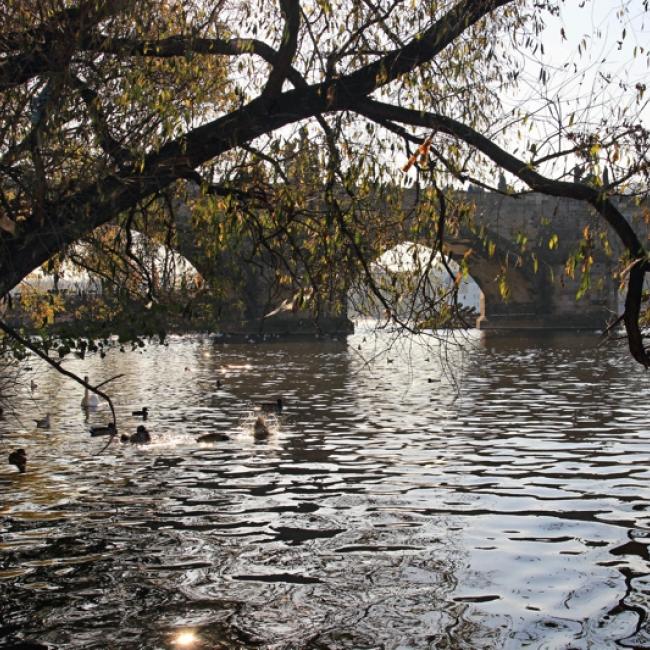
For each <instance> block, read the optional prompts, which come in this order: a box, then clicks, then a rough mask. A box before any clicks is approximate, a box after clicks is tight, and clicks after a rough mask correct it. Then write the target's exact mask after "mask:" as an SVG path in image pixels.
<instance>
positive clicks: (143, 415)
mask: <svg viewBox="0 0 650 650" xmlns="http://www.w3.org/2000/svg"><path fill="white" fill-rule="evenodd" d="M131 415H134V416H135V417H139V418H142V419H143V420H146V419H147V418H148V417H149V409H148V408H147V407H146V406H143V407H142V408H141V409H140V410H139V411H131Z"/></svg>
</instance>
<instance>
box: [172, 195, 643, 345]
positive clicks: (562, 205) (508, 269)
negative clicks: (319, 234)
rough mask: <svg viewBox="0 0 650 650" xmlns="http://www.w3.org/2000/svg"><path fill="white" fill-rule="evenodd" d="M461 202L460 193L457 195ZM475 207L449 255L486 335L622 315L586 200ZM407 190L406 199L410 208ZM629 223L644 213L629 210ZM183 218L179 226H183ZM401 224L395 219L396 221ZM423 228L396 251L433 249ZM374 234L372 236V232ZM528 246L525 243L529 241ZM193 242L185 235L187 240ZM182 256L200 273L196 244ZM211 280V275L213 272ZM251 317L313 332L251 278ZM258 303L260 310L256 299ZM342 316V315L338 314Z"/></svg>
mask: <svg viewBox="0 0 650 650" xmlns="http://www.w3.org/2000/svg"><path fill="white" fill-rule="evenodd" d="M457 196H458V195H457ZM459 196H460V197H462V199H463V200H464V201H465V202H467V203H470V204H474V206H475V215H474V217H473V219H472V225H471V227H469V226H462V227H461V229H460V232H459V233H458V234H456V235H447V236H446V238H445V246H446V249H447V250H448V251H449V253H451V255H452V256H453V257H455V258H457V259H459V258H462V257H463V256H464V255H466V254H467V253H468V251H469V254H468V256H467V257H466V260H467V263H468V268H469V273H470V275H471V277H472V278H473V279H474V280H475V281H476V283H477V284H478V285H479V287H480V289H481V294H482V295H481V305H480V316H479V318H478V320H477V327H478V328H480V329H483V330H500V329H522V330H527V329H528V330H538V329H539V330H547V329H548V330H555V329H600V328H602V327H604V326H605V325H606V324H607V322H608V321H610V320H611V319H612V318H613V317H614V316H615V315H616V313H617V307H618V292H617V281H616V279H615V278H614V276H613V272H614V269H615V265H616V262H617V254H616V252H617V250H618V249H619V245H618V240H617V239H616V237H615V235H614V234H613V233H611V232H610V233H608V235H609V244H610V245H611V248H612V250H613V252H612V253H611V254H609V255H607V254H606V253H605V252H604V247H603V245H602V242H600V241H598V239H599V237H598V235H597V234H596V233H598V232H599V231H600V230H602V229H603V228H604V222H603V221H602V219H601V218H600V217H599V216H598V215H596V214H595V212H594V211H593V209H592V208H591V207H590V206H589V205H587V204H586V203H584V202H582V201H575V200H572V199H557V198H553V197H547V196H544V195H541V194H528V195H524V196H521V197H517V198H515V197H508V196H505V195H501V194H497V193H488V192H474V193H463V194H460V195H459ZM409 198H410V197H409V192H407V195H406V199H405V206H406V207H407V206H408V201H409ZM623 212H624V213H626V214H627V216H628V217H630V216H631V215H632V214H634V213H635V212H638V209H635V208H634V207H633V206H632V204H630V209H629V210H627V209H624V210H623ZM182 221H183V219H182V217H179V222H180V225H181V228H182ZM396 221H397V220H396ZM430 223H431V226H430V227H429V228H428V232H425V231H423V230H422V228H421V227H420V231H419V232H417V234H416V235H415V236H414V234H413V229H412V227H411V224H410V223H409V222H408V219H407V220H406V221H405V222H403V224H402V225H400V226H399V228H400V229H399V231H397V230H396V231H395V232H394V234H393V239H394V240H393V242H392V245H393V246H395V245H397V244H400V243H403V242H405V241H413V242H414V243H419V244H424V245H427V244H428V243H430V242H431V240H432V234H431V233H432V231H433V230H434V228H435V224H434V223H433V220H430ZM587 226H588V227H589V232H590V233H591V234H592V237H591V238H592V240H595V241H592V242H591V246H590V248H589V249H588V251H587V254H588V255H590V256H591V257H592V258H593V264H592V266H591V270H590V282H589V285H590V286H589V290H588V291H587V292H586V293H585V294H584V295H583V296H582V297H581V298H580V299H577V297H576V296H577V294H578V291H579V288H580V284H581V279H582V277H581V271H580V264H578V265H577V268H576V271H575V274H574V277H570V276H569V275H567V273H566V262H567V259H568V258H569V257H570V256H571V255H574V254H575V253H576V252H578V250H579V249H580V245H581V240H583V239H584V233H585V228H586V227H587ZM367 234H368V236H372V233H367ZM524 240H525V244H524V243H523V242H524ZM186 241H187V237H186ZM180 251H181V252H182V253H183V254H184V255H185V256H186V257H187V258H188V259H189V260H190V261H191V262H192V263H193V264H195V266H196V267H197V268H198V269H199V270H200V271H202V270H203V269H201V263H200V262H198V261H196V255H195V252H194V251H193V250H192V249H191V246H190V247H188V246H185V247H184V246H183V245H181V246H180ZM208 275H209V273H208ZM504 280H505V282H506V285H507V288H508V293H509V297H508V299H507V300H504V299H503V297H502V290H501V289H500V282H501V283H503V281H504ZM249 285H250V286H247V287H246V288H245V290H244V291H245V293H248V294H249V299H250V298H252V299H251V300H249V316H250V317H251V318H252V319H253V320H257V323H258V324H259V329H260V331H270V332H285V333H301V332H302V331H305V332H307V331H313V325H310V324H309V319H308V318H305V317H304V315H303V317H302V318H301V316H300V315H299V314H292V313H291V312H286V313H284V314H282V316H281V317H280V318H278V319H275V320H274V319H267V320H264V319H263V315H264V314H265V313H266V312H267V311H268V302H263V301H262V299H261V296H260V295H259V292H257V294H256V291H257V287H256V279H255V278H254V277H253V276H251V278H250V282H249ZM256 300H257V304H255V301H256ZM345 301H346V298H345V297H344V296H343V297H341V300H340V303H339V304H337V305H333V306H332V308H331V312H330V314H329V318H323V319H321V327H322V330H323V331H325V332H339V331H345V330H346V324H347V318H346V317H345V316H344V314H346V305H345ZM337 314H338V315H337Z"/></svg>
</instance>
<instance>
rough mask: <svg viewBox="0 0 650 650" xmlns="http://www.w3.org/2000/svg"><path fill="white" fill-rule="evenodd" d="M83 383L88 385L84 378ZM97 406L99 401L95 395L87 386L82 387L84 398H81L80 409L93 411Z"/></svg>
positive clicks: (86, 378) (86, 379)
mask: <svg viewBox="0 0 650 650" xmlns="http://www.w3.org/2000/svg"><path fill="white" fill-rule="evenodd" d="M84 381H85V382H86V383H88V377H84ZM98 406H99V400H98V399H97V395H95V393H91V392H90V391H89V390H88V386H84V396H83V397H82V398H81V408H82V409H89V410H94V409H96V408H97V407H98Z"/></svg>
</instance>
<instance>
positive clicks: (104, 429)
mask: <svg viewBox="0 0 650 650" xmlns="http://www.w3.org/2000/svg"><path fill="white" fill-rule="evenodd" d="M116 433H117V428H116V427H115V422H109V423H108V424H107V425H106V426H101V425H100V426H96V427H90V435H91V436H92V437H93V438H94V437H95V436H113V435H115V434H116Z"/></svg>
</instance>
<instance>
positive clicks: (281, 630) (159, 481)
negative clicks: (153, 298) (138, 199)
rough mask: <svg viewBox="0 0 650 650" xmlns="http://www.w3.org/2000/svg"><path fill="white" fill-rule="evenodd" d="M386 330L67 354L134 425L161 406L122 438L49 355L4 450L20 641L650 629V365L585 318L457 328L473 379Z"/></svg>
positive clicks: (75, 644) (6, 596)
mask: <svg viewBox="0 0 650 650" xmlns="http://www.w3.org/2000/svg"><path fill="white" fill-rule="evenodd" d="M388 342H389V340H388V338H387V337H384V338H380V339H379V340H378V339H375V338H373V337H372V336H371V335H369V334H367V333H366V334H364V333H363V332H361V333H359V334H355V335H354V336H351V337H348V339H347V341H346V342H343V341H342V342H329V343H322V342H321V343H293V344H262V345H253V344H250V345H216V346H215V345H214V344H213V343H212V342H210V341H209V340H207V339H201V338H178V339H173V340H172V341H171V342H170V344H169V345H168V346H167V347H164V346H151V347H149V348H148V349H147V350H146V351H145V352H144V353H141V352H126V353H120V352H118V351H115V352H112V353H110V354H109V355H108V356H107V358H105V359H103V360H102V359H100V358H99V357H93V358H88V359H86V360H84V361H82V360H78V359H71V360H69V361H68V362H67V364H68V366H69V367H70V368H72V369H74V370H76V371H78V372H82V373H83V372H87V373H88V374H89V375H90V376H91V380H94V381H101V380H103V379H106V378H108V377H111V376H113V375H116V374H119V373H124V377H122V378H121V379H119V380H116V381H115V382H114V383H113V384H111V388H110V391H111V394H112V395H114V396H115V401H116V405H117V410H118V414H119V423H120V425H121V427H122V429H123V430H125V431H127V432H132V431H134V430H135V427H136V425H137V424H138V423H139V421H138V419H137V418H135V417H132V416H131V415H130V413H131V411H132V410H134V409H139V408H140V407H142V406H144V405H146V406H148V407H149V409H150V412H151V417H150V420H149V422H148V426H149V428H150V430H151V431H152V432H153V434H154V438H155V442H154V444H152V445H150V446H147V447H139V448H133V447H130V446H128V445H120V444H119V443H118V444H113V445H111V447H110V448H109V449H108V450H107V451H106V452H104V453H103V454H102V455H96V452H97V451H98V450H99V449H100V448H101V445H102V443H103V440H102V439H97V438H94V439H91V438H90V437H89V436H88V433H87V426H88V424H89V423H91V424H92V423H104V422H106V421H107V418H108V414H107V411H106V410H105V409H104V410H102V409H100V410H99V411H98V412H96V413H91V414H90V422H86V421H85V420H84V414H83V412H82V410H81V408H80V401H81V397H82V392H80V390H79V387H78V386H76V385H74V384H72V383H71V382H70V381H69V380H67V379H65V378H63V377H61V376H59V375H57V374H56V373H54V372H53V371H51V370H49V369H47V368H44V367H42V366H40V365H38V364H37V363H36V362H34V363H33V364H32V365H33V370H32V371H31V372H30V373H29V374H28V375H27V376H28V380H27V382H26V383H29V379H32V378H33V379H34V381H35V382H36V383H37V384H38V387H37V388H36V390H35V391H34V392H33V394H32V392H31V391H30V389H29V387H28V386H27V385H26V386H25V387H24V388H23V389H22V390H21V393H20V395H19V396H18V397H17V398H16V399H15V401H14V406H15V409H16V414H17V417H12V416H9V417H6V418H5V419H4V420H2V421H0V432H1V433H0V451H1V452H2V455H3V457H4V458H6V455H7V454H8V453H9V451H11V450H12V449H15V448H17V447H24V448H25V449H26V450H27V455H28V459H29V460H28V471H27V473H25V474H20V473H18V472H17V470H15V468H13V467H12V466H9V465H7V464H5V463H4V462H3V463H2V464H0V490H1V492H0V536H1V537H0V646H1V645H2V644H5V645H7V646H8V645H10V644H12V643H15V642H17V641H18V640H21V639H32V640H39V641H40V642H42V643H49V644H51V646H52V647H59V648H106V647H116V648H117V647H119V648H177V647H181V645H180V644H179V634H180V633H182V632H192V633H193V634H194V635H195V639H196V641H195V642H194V644H193V645H190V646H184V647H195V648H198V647H202V648H215V647H220V648H236V647H238V648H241V647H247V648H248V647H250V648H255V647H260V648H277V649H281V648H313V649H320V648H400V649H401V648H427V647H429V648H468V649H469V648H471V649H474V648H512V649H518V648H524V647H525V648H610V647H611V648H616V647H630V648H650V626H649V624H648V620H647V616H648V610H649V607H648V600H649V598H648V595H649V594H650V577H649V575H650V570H649V564H648V560H649V552H648V544H649V543H650V515H649V514H648V513H649V508H650V471H649V470H648V457H649V454H650V435H649V433H648V426H647V425H648V399H647V396H648V388H649V382H650V379H649V377H648V375H647V374H646V373H644V372H643V371H642V370H641V369H639V368H637V367H636V366H635V365H634V364H633V362H632V361H631V360H630V359H629V358H628V356H627V354H626V352H625V350H624V349H617V348H612V347H601V348H598V347H597V343H598V341H597V339H595V338H591V337H584V336H583V337H559V338H558V337H556V338H554V339H550V338H544V339H538V340H534V339H514V340H512V339H509V340H506V339H495V340H493V341H487V342H486V343H485V344H483V345H479V346H477V347H475V348H473V349H471V350H470V351H468V352H467V353H465V354H460V353H456V352H454V351H453V350H452V351H451V352H450V355H451V357H450V359H449V361H450V362H451V363H452V366H453V367H454V368H456V375H455V377H453V378H452V377H450V375H449V374H448V373H445V372H441V366H440V360H439V357H438V351H436V350H435V349H434V350H428V349H425V348H423V347H420V346H418V345H417V344H415V343H414V342H413V341H411V340H409V339H401V340H400V341H399V342H398V343H397V344H396V345H394V346H393V347H392V348H391V349H390V350H386V346H387V345H388ZM370 359H372V362H371V363H366V361H368V360H370ZM217 379H220V380H221V382H222V387H220V388H219V387H218V385H217ZM278 395H282V396H283V398H284V400H285V404H286V409H285V413H283V415H282V416H281V417H280V418H279V419H278V420H277V421H273V422H272V433H271V436H270V438H269V439H268V440H267V441H264V442H256V441H255V440H254V438H253V435H252V422H253V415H252V402H253V401H254V399H256V398H266V399H268V398H275V397H276V396H278ZM48 410H49V411H51V413H52V430H51V432H44V431H41V430H36V429H34V428H33V426H32V424H33V422H32V421H31V419H32V418H36V417H41V416H42V415H44V413H45V412H47V411H48ZM214 432H221V433H225V434H227V435H228V437H229V439H228V440H225V441H221V442H215V443H207V444H203V443H197V442H196V438H197V437H198V436H199V435H202V434H205V433H214Z"/></svg>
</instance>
